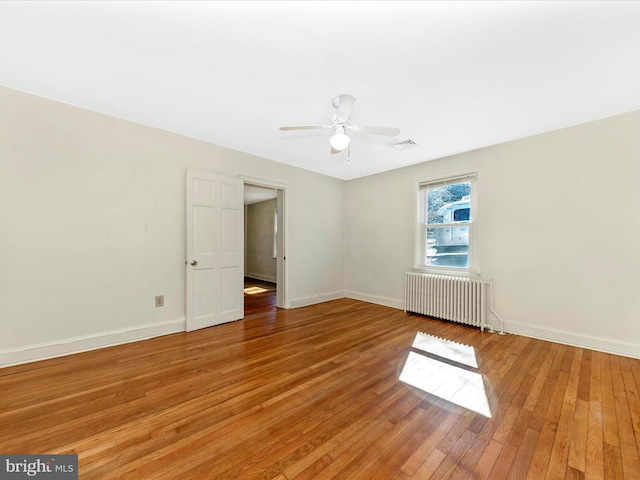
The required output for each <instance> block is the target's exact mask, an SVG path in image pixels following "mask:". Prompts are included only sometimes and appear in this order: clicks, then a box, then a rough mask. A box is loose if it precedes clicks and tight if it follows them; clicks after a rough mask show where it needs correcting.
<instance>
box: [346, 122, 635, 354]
mask: <svg viewBox="0 0 640 480" xmlns="http://www.w3.org/2000/svg"><path fill="white" fill-rule="evenodd" d="M639 132H640V112H632V113H629V114H625V115H621V116H616V117H613V118H609V119H604V120H600V121H596V122H592V123H588V124H584V125H580V126H576V127H573V128H568V129H564V130H559V131H555V132H552V133H547V134H541V135H537V136H534V137H529V138H526V139H522V140H517V141H513V142H510V143H507V144H502V145H497V146H494V147H491V148H486V149H482V150H478V151H474V152H469V153H466V154H461V155H456V156H452V157H449V158H444V159H440V160H437V161H431V162H426V163H423V164H420V165H417V166H412V167H407V168H403V169H400V170H395V171H391V172H388V173H383V174H379V175H374V176H370V177H365V178H362V179H358V180H353V181H350V182H348V183H347V199H346V202H347V208H346V222H347V247H346V248H347V271H346V289H347V294H348V295H349V296H351V297H354V298H362V299H368V300H371V301H374V302H377V303H382V304H387V305H393V306H397V307H401V306H402V304H403V282H404V279H403V273H404V272H405V271H409V270H411V269H412V266H413V239H414V219H415V192H414V190H415V181H416V180H424V179H428V178H437V177H441V176H443V175H447V174H449V173H460V172H464V171H467V170H473V169H478V170H479V174H480V180H479V208H480V216H481V218H480V221H481V223H480V237H481V252H482V256H481V268H482V276H483V277H484V278H485V279H493V282H494V304H495V308H496V311H497V312H498V314H499V315H500V317H502V318H503V319H504V320H505V323H506V328H505V330H506V331H510V332H513V333H520V334H524V335H528V336H533V337H539V338H546V339H551V340H555V341H559V342H562V343H569V344H576V345H582V346H587V347H591V348H594V349H598V350H604V351H610V352H614V353H620V354H625V355H629V356H634V357H640V321H639V320H640V295H638V293H637V292H638V286H639V285H640V281H639V280H638V272H640V247H639V246H638V245H639V239H640V189H638V187H637V184H638V179H639V177H640V133H639ZM492 322H493V323H495V318H493V319H492Z"/></svg>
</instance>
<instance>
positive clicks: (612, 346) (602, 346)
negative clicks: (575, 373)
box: [492, 322, 640, 358]
mask: <svg viewBox="0 0 640 480" xmlns="http://www.w3.org/2000/svg"><path fill="white" fill-rule="evenodd" d="M492 324H493V322H492ZM494 328H495V327H494ZM504 331H505V332H507V333H513V334H516V335H522V336H524V337H531V338H537V339H540V340H547V341H550V342H555V343H562V344H563V345H571V346H574V347H581V348H588V349H589V350H597V351H599V352H604V353H612V354H615V355H622V356H625V357H631V358H640V346H638V345H633V344H630V343H623V342H614V341H611V340H604V339H601V338H596V337H589V336H585V335H577V334H575V333H569V332H563V331H560V330H553V329H544V328H537V327H532V326H529V325H523V324H519V323H514V322H504Z"/></svg>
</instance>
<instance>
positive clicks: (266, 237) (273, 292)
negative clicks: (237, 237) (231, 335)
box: [244, 182, 284, 317]
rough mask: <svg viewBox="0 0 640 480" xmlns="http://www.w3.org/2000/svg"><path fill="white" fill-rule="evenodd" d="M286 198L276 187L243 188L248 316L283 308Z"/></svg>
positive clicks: (253, 186) (245, 293) (253, 185)
mask: <svg viewBox="0 0 640 480" xmlns="http://www.w3.org/2000/svg"><path fill="white" fill-rule="evenodd" d="M283 196H284V192H283V190H281V189H278V188H275V187H271V186H266V185H258V184H252V183H247V182H245V185H244V209H245V215H244V218H245V230H244V238H245V241H244V246H245V251H244V257H245V258H244V265H245V279H244V280H245V288H244V312H245V313H244V315H245V317H247V316H251V315H256V314H261V313H266V312H275V310H276V308H277V307H283V298H284V292H283V291H282V289H283V288H284V278H283V272H284V267H283V263H284V251H283V250H284V243H283V241H282V239H283V233H284V232H283V228H284V222H283V214H284V212H283V208H284V202H283ZM279 217H280V218H279Z"/></svg>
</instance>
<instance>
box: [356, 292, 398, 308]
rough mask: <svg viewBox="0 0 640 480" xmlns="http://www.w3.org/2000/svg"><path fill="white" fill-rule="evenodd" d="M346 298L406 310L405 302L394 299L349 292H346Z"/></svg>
mask: <svg viewBox="0 0 640 480" xmlns="http://www.w3.org/2000/svg"><path fill="white" fill-rule="evenodd" d="M345 297H347V298H352V299H354V300H361V301H363V302H369V303H375V304H376V305H383V306H385V307H391V308H398V309H400V310H404V300H396V299H393V298H386V297H378V296H375V295H368V294H366V293H359V292H349V291H347V292H345Z"/></svg>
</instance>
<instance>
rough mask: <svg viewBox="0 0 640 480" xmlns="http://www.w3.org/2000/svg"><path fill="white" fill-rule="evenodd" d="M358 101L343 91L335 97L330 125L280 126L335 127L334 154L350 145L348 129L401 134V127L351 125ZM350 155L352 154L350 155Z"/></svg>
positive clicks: (386, 134) (330, 141) (390, 134)
mask: <svg viewBox="0 0 640 480" xmlns="http://www.w3.org/2000/svg"><path fill="white" fill-rule="evenodd" d="M355 101H356V97H354V96H353V95H349V94H348V93H343V94H341V95H339V96H337V97H335V98H334V99H333V100H332V101H331V104H332V105H333V107H334V108H335V109H336V114H335V115H334V116H333V118H332V119H331V123H330V124H329V125H304V126H302V125H300V126H293V127H280V130H283V131H289V130H310V129H325V128H333V129H335V133H334V134H333V135H332V136H331V138H330V139H329V145H330V146H331V150H330V152H331V153H332V154H335V153H340V152H342V151H343V150H344V149H345V148H347V147H350V145H351V138H350V137H349V136H348V135H347V134H346V133H345V131H346V130H351V131H354V132H360V133H368V134H373V135H385V136H389V137H395V136H397V135H400V129H398V128H394V127H372V126H358V125H351V124H350V123H349V116H350V115H351V109H352V108H353V104H354V103H355ZM349 156H350V155H349Z"/></svg>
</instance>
